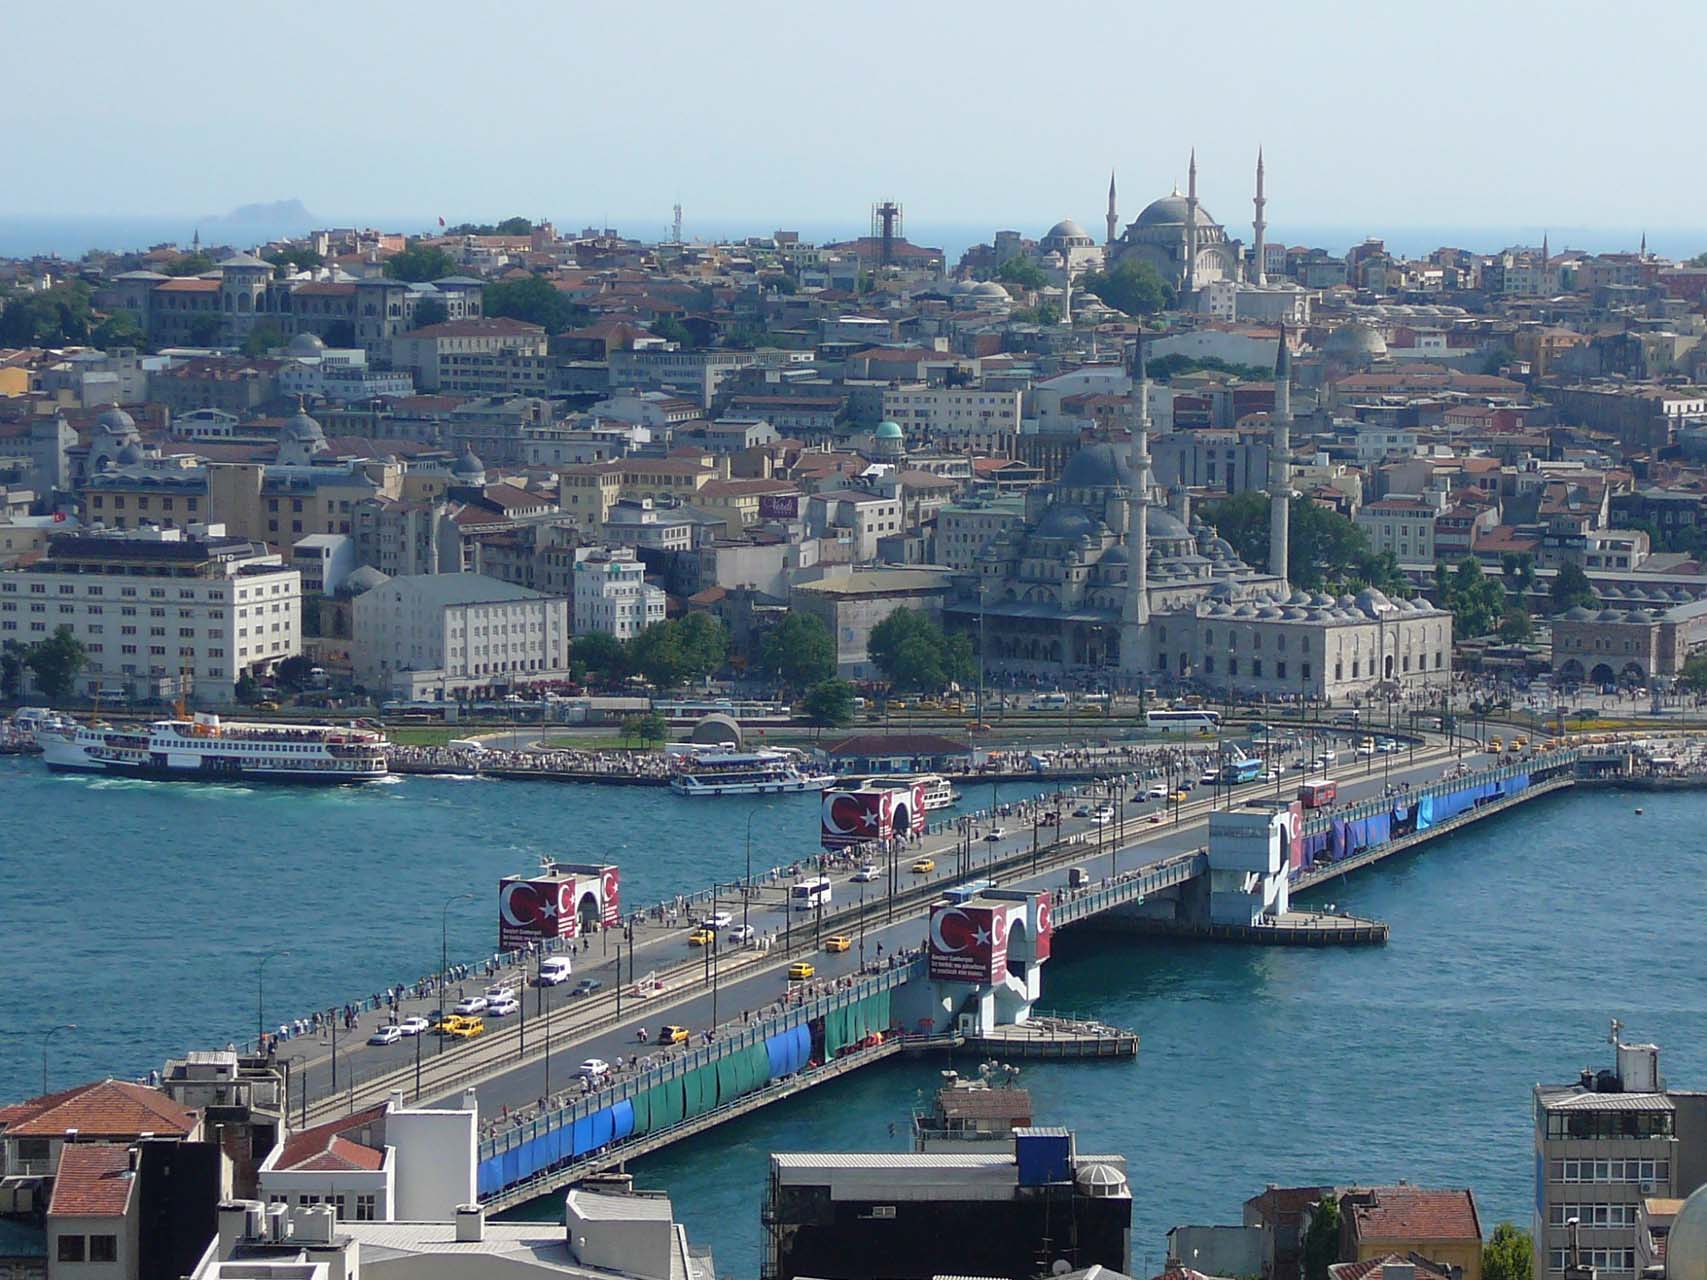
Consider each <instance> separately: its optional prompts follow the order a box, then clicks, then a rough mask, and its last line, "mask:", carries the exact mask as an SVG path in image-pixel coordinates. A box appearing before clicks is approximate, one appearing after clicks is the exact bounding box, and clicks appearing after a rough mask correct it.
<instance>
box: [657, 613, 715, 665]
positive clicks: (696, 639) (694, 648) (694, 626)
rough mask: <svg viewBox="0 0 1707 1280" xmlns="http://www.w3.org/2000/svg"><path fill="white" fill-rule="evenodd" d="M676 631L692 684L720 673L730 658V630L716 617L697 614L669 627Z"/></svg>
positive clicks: (684, 617)
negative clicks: (694, 681)
mask: <svg viewBox="0 0 1707 1280" xmlns="http://www.w3.org/2000/svg"><path fill="white" fill-rule="evenodd" d="M667 625H669V626H672V627H674V628H675V629H676V637H677V643H678V644H679V645H680V646H681V650H682V659H683V661H685V662H686V663H687V674H688V678H689V679H690V680H701V679H704V678H705V677H706V676H709V675H711V674H712V673H713V672H714V671H716V670H718V669H719V668H720V667H722V665H723V664H724V662H725V661H726V660H727V659H728V657H729V629H728V628H727V627H725V626H724V625H723V623H722V621H721V620H720V619H719V618H717V617H716V616H715V615H714V614H709V613H701V612H694V613H689V614H686V615H684V616H683V617H681V618H678V619H677V620H676V621H675V622H673V623H669V624H667Z"/></svg>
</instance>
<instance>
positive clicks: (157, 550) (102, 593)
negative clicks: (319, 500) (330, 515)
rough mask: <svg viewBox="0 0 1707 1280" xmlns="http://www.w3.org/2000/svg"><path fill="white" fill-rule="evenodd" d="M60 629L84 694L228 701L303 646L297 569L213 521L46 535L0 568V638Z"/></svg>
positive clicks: (30, 637)
mask: <svg viewBox="0 0 1707 1280" xmlns="http://www.w3.org/2000/svg"><path fill="white" fill-rule="evenodd" d="M60 627H69V628H70V629H71V634H72V635H74V636H75V637H76V638H77V639H78V640H79V641H80V642H81V643H82V645H83V648H84V651H85V653H86V661H85V665H84V668H83V671H82V673H81V675H80V676H79V677H78V687H79V690H80V691H81V692H82V693H84V694H85V695H86V696H93V695H94V694H95V693H96V692H97V691H100V692H101V693H102V694H103V695H104V696H107V697H109V698H121V699H122V698H131V697H149V698H155V697H172V696H175V695H176V694H177V693H178V692H179V690H180V682H181V680H182V679H183V678H184V677H186V676H187V677H188V684H189V686H190V687H189V689H188V690H187V691H186V692H188V693H190V694H191V695H192V696H194V695H200V696H201V697H204V698H207V699H209V700H216V701H222V702H223V701H228V700H229V699H230V697H231V692H232V689H233V687H234V686H235V685H236V683H237V680H238V677H240V676H241V675H243V674H244V673H245V672H262V671H266V670H268V669H270V668H271V667H272V666H273V664H275V663H277V662H278V661H280V660H281V659H284V658H289V657H292V656H294V655H296V654H298V653H300V652H301V651H302V575H301V574H300V573H299V572H297V570H295V569H293V568H289V567H287V566H286V565H285V563H284V561H283V560H282V559H281V558H280V557H279V556H277V555H273V554H270V553H268V552H267V551H266V549H265V547H264V546H263V545H262V544H260V543H253V542H250V541H249V540H247V539H246V538H230V537H227V536H226V534H225V527H224V526H223V525H194V526H191V528H190V529H189V530H182V529H152V528H149V529H140V530H133V531H130V532H128V533H122V534H120V533H90V534H80V535H74V536H71V537H64V538H55V539H53V540H52V541H51V542H50V543H49V545H48V554H47V556H46V558H44V559H42V560H38V561H37V562H35V563H34V564H32V565H28V566H26V567H23V568H18V569H12V570H8V571H6V572H3V573H0V640H16V641H18V642H19V643H21V644H26V645H28V644H33V643H36V642H38V641H41V640H46V639H48V638H49V637H50V636H52V635H53V633H54V632H55V631H57V630H58V629H59V628H60Z"/></svg>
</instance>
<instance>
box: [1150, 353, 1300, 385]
mask: <svg viewBox="0 0 1707 1280" xmlns="http://www.w3.org/2000/svg"><path fill="white" fill-rule="evenodd" d="M1145 368H1146V371H1147V372H1148V373H1149V375H1150V377H1151V378H1153V379H1155V380H1156V381H1157V382H1172V381H1173V380H1174V379H1175V378H1177V377H1179V376H1180V375H1181V374H1182V373H1196V372H1199V371H1207V372H1210V373H1226V374H1231V375H1232V376H1233V377H1236V378H1242V379H1243V380H1244V381H1246V382H1261V381H1263V380H1264V379H1267V378H1270V377H1272V376H1273V370H1270V369H1264V368H1261V367H1259V366H1257V365H1254V364H1234V363H1232V362H1231V361H1228V360H1223V359H1221V358H1220V357H1219V356H1188V355H1178V354H1176V355H1171V356H1158V357H1156V359H1154V360H1151V361H1148V362H1147V363H1146V365H1145Z"/></svg>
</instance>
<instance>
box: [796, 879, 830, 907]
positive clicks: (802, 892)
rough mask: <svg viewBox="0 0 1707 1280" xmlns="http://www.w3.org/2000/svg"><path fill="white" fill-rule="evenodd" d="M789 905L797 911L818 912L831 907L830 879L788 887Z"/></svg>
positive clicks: (804, 881)
mask: <svg viewBox="0 0 1707 1280" xmlns="http://www.w3.org/2000/svg"><path fill="white" fill-rule="evenodd" d="M788 905H789V907H790V908H792V909H793V910H795V911H816V910H818V908H819V907H820V906H823V907H828V906H829V905H830V877H829V876H819V877H818V878H817V879H816V880H802V881H800V882H798V883H797V884H791V885H789V886H788Z"/></svg>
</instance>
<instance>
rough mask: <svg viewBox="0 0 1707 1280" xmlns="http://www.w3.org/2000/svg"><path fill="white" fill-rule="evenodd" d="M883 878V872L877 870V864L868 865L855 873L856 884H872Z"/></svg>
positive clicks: (869, 863) (870, 863)
mask: <svg viewBox="0 0 1707 1280" xmlns="http://www.w3.org/2000/svg"><path fill="white" fill-rule="evenodd" d="M881 876H882V872H880V871H879V870H878V869H877V864H876V863H872V862H868V863H866V864H865V865H864V866H863V867H861V868H860V869H859V870H858V871H856V872H854V873H853V879H854V882H855V883H856V884H870V883H871V882H872V881H873V880H877V879H879V878H881Z"/></svg>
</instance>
